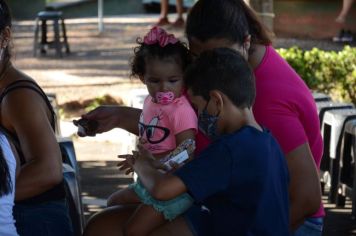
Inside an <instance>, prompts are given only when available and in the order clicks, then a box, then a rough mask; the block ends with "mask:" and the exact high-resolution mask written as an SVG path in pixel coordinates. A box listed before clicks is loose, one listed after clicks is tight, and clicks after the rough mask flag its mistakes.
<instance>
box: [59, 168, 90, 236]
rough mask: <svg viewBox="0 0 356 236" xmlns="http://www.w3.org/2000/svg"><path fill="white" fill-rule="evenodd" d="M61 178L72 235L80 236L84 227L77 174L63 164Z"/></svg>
mask: <svg viewBox="0 0 356 236" xmlns="http://www.w3.org/2000/svg"><path fill="white" fill-rule="evenodd" d="M63 178H64V183H65V184H64V186H65V189H66V192H67V204H68V210H69V215H70V218H71V221H72V225H73V231H74V235H76V236H80V235H82V233H83V230H84V226H85V221H84V213H83V212H84V211H83V204H82V197H81V191H80V188H79V183H78V181H77V173H76V172H75V171H74V169H73V168H72V167H71V166H70V165H68V164H66V163H63Z"/></svg>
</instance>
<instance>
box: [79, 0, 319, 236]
mask: <svg viewBox="0 0 356 236" xmlns="http://www.w3.org/2000/svg"><path fill="white" fill-rule="evenodd" d="M186 34H187V37H188V40H189V45H190V49H191V51H192V53H193V54H196V55H199V54H200V53H201V52H202V51H204V50H208V49H213V48H218V47H228V48H233V49H236V50H238V51H240V52H241V53H242V54H243V55H244V56H245V58H246V59H247V60H248V62H249V64H250V66H251V67H252V68H253V69H254V74H255V77H256V101H255V104H254V107H253V112H254V115H255V117H256V120H257V122H258V123H259V124H261V125H263V126H265V127H267V128H268V129H269V130H271V132H272V134H273V135H274V136H275V137H276V139H277V141H278V142H279V144H280V145H281V147H282V150H283V152H284V154H285V156H286V159H287V163H288V169H289V172H290V178H291V180H290V189H289V195H290V228H291V231H294V235H304V232H305V231H312V232H313V235H321V231H322V220H323V216H324V211H323V208H322V206H321V190H320V183H319V177H318V167H319V165H320V161H321V156H322V139H321V134H320V130H319V120H318V115H317V110H316V106H315V103H314V100H313V97H312V95H311V93H310V91H309V89H308V88H307V86H306V85H305V84H304V82H303V81H302V80H301V79H300V77H299V76H298V75H297V74H296V73H295V71H294V70H293V69H292V68H291V67H290V66H289V65H288V64H287V62H286V61H284V60H283V59H282V58H281V57H280V56H279V55H278V54H277V53H276V51H275V50H274V49H273V47H272V46H271V40H270V39H269V36H268V33H267V31H266V30H265V29H264V27H263V25H262V24H261V23H260V22H259V20H258V19H257V17H256V15H255V14H254V13H253V11H252V10H251V9H250V8H249V7H248V6H246V4H245V3H244V1H242V0H225V1H221V0H200V1H198V2H197V3H196V4H195V5H194V6H193V8H192V9H191V12H190V13H189V15H188V20H187V25H186ZM139 113H140V111H139V110H138V109H133V108H127V107H100V108H98V109H96V110H94V111H92V112H90V113H88V114H86V115H84V117H85V118H87V119H94V120H97V121H99V123H100V126H99V128H98V129H97V133H100V132H105V131H107V130H110V129H111V128H113V127H120V128H124V129H126V130H128V131H130V132H133V133H136V134H137V126H136V124H137V122H138V117H139ZM196 140H197V145H199V144H201V143H203V141H202V137H197V138H196ZM128 211H129V210H128V209H125V210H122V215H121V214H120V213H119V212H120V211H119V210H116V211H115V210H114V209H110V210H108V211H107V212H103V213H102V215H97V216H96V217H94V218H93V221H92V222H91V224H89V226H88V229H90V230H88V232H95V229H94V228H96V229H99V228H101V227H100V226H103V225H105V227H108V225H110V223H109V222H110V220H111V216H113V218H114V217H118V218H120V217H122V216H123V215H125V214H126V213H127V212H128ZM103 219H105V220H107V221H108V224H105V222H104V220H103ZM177 225H179V227H181V229H184V230H186V231H189V227H188V226H187V223H186V222H185V221H184V219H183V218H180V219H179V220H177V222H172V223H171V224H170V225H166V226H165V227H166V228H165V229H167V230H171V229H176V228H177V227H178V226H177ZM176 226H177V227H176ZM116 227H117V226H116ZM107 230H108V228H107ZM115 230H117V228H116V229H115ZM162 230H163V229H162ZM113 232H114V230H113ZM170 232H174V230H171V231H170ZM189 232H190V231H189ZM88 235H96V234H88ZM108 235H109V234H108ZM188 235H189V233H188Z"/></svg>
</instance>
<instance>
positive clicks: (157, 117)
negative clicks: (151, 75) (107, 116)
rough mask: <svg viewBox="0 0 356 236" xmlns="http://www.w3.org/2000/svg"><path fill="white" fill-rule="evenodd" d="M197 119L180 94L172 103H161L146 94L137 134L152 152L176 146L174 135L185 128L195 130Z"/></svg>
mask: <svg viewBox="0 0 356 236" xmlns="http://www.w3.org/2000/svg"><path fill="white" fill-rule="evenodd" d="M197 126H198V121H197V116H196V113H195V111H194V110H193V108H192V107H191V105H190V103H189V101H188V99H187V98H186V97H185V96H184V95H182V96H180V97H179V98H176V99H174V100H173V102H172V103H170V104H167V105H161V104H158V103H154V102H152V97H151V96H147V97H146V99H145V101H144V104H143V109H142V113H141V116H140V121H139V136H140V138H141V139H143V141H144V147H145V148H146V149H148V150H149V151H151V152H152V153H153V154H159V153H163V152H168V151H172V150H174V149H175V148H176V146H177V145H176V139H175V136H176V135H177V134H179V133H181V132H183V131H185V130H189V129H193V130H194V131H195V132H196V131H197Z"/></svg>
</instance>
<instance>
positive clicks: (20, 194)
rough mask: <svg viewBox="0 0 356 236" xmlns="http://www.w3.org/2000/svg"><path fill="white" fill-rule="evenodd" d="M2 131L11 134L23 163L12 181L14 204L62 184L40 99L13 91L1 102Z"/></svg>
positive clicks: (56, 152) (59, 159)
mask: <svg viewBox="0 0 356 236" xmlns="http://www.w3.org/2000/svg"><path fill="white" fill-rule="evenodd" d="M3 109H4V110H3V113H2V114H3V115H4V117H3V118H4V123H5V125H6V127H9V128H10V130H11V131H13V132H15V133H16V134H17V136H18V138H19V141H20V145H21V149H22V151H23V154H24V156H25V158H26V161H27V163H26V164H25V165H24V166H22V167H21V170H20V173H19V176H18V178H17V180H16V196H15V197H16V200H23V199H27V198H30V197H33V196H36V195H38V194H41V193H43V192H45V191H47V190H49V189H51V188H52V187H54V186H55V185H56V184H58V183H60V181H61V180H62V157H61V153H60V149H59V146H58V143H57V140H56V137H55V134H54V131H53V129H52V127H51V124H50V121H49V119H50V114H49V111H48V107H47V105H46V103H45V102H44V100H43V98H42V97H41V96H40V95H38V94H37V93H36V92H34V91H32V90H27V89H26V90H25V89H21V90H16V91H13V92H11V93H10V94H8V95H7V96H6V97H5V99H4V100H3Z"/></svg>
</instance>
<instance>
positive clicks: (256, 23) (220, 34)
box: [186, 0, 271, 45]
mask: <svg viewBox="0 0 356 236" xmlns="http://www.w3.org/2000/svg"><path fill="white" fill-rule="evenodd" d="M186 34H187V37H188V39H189V40H191V39H192V38H193V37H194V38H196V39H198V40H199V41H201V42H205V41H207V40H209V39H213V38H216V39H228V40H229V41H231V42H237V43H239V44H240V45H242V44H243V42H244V40H245V37H246V36H247V35H248V34H250V35H251V42H252V43H258V44H264V45H268V44H270V43H271V39H270V37H269V35H268V30H267V29H266V27H265V26H264V25H263V24H262V23H261V22H260V20H259V19H258V17H257V16H256V13H255V12H254V11H253V10H252V9H251V8H250V7H249V6H247V5H246V3H245V2H244V1H243V0H199V1H198V2H197V3H196V4H195V5H194V6H193V8H192V9H191V11H190V12H189V14H188V19H187V25H186Z"/></svg>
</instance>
